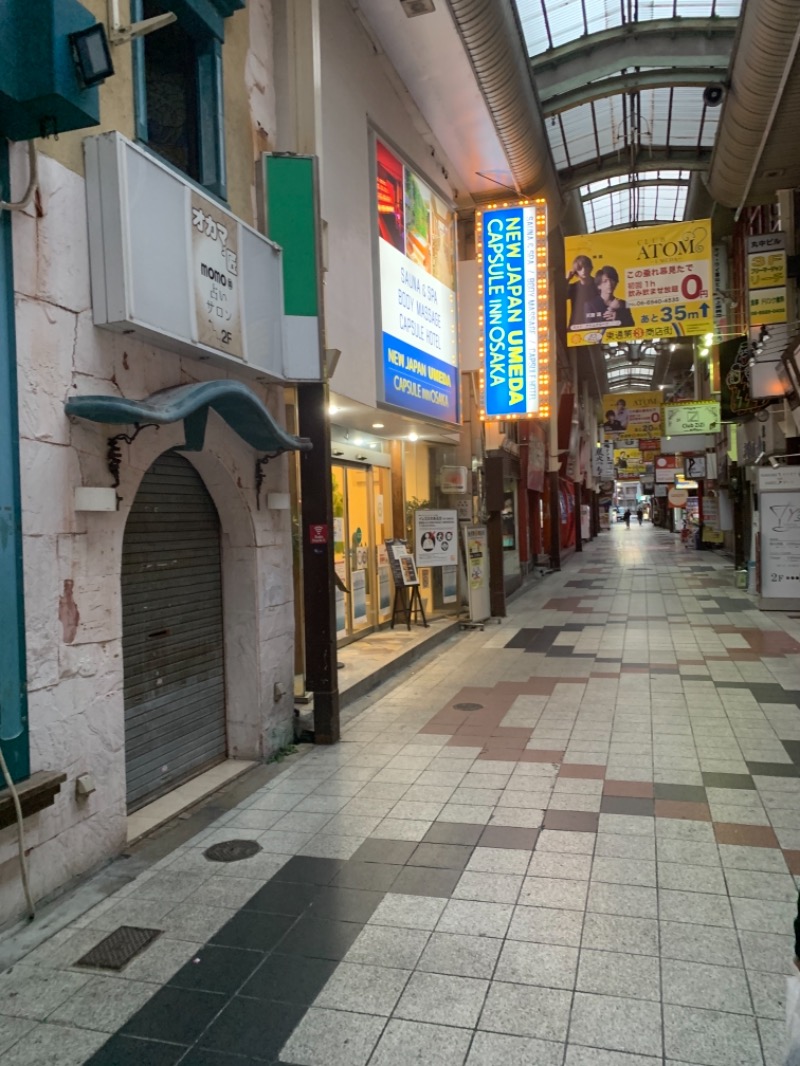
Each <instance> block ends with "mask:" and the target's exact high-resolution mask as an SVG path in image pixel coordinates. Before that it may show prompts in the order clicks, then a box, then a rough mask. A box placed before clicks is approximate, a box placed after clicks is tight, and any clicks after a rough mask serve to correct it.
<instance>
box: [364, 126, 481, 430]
mask: <svg viewBox="0 0 800 1066" xmlns="http://www.w3.org/2000/svg"><path fill="white" fill-rule="evenodd" d="M375 161H376V168H377V174H376V192H377V209H378V210H377V216H378V267H379V278H380V281H379V283H380V315H381V353H380V358H381V370H382V378H383V390H382V394H381V395H379V401H380V402H381V403H383V404H388V405H390V406H392V407H396V408H400V409H402V410H403V411H407V412H411V413H412V414H415V415H419V416H421V417H423V418H430V419H436V420H437V421H440V422H451V423H457V422H458V421H459V388H460V381H459V371H458V332H457V328H456V266H455V216H454V214H453V211H452V208H451V207H450V205H449V204H447V203H446V202H445V201H444V200H443V199H442V198H441V197H440V196H438V195H437V194H436V192H434V190H433V189H432V188H431V187H430V186H429V185H428V184H427V183H426V182H425V181H423V180H422V178H420V176H419V175H418V174H417V173H416V171H414V170H412V169H411V167H409V166H407V165H406V164H405V162H404V161H403V160H402V159H401V158H400V157H399V156H398V154H397V153H396V152H395V151H394V150H393V149H391V148H389V147H388V146H387V145H386V144H384V143H383V141H381V140H380V138H376V141H375Z"/></svg>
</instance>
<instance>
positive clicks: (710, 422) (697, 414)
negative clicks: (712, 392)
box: [664, 400, 720, 437]
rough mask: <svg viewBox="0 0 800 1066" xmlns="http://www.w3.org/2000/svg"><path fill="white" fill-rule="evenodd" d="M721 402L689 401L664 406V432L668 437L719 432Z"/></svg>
mask: <svg viewBox="0 0 800 1066" xmlns="http://www.w3.org/2000/svg"><path fill="white" fill-rule="evenodd" d="M719 427H720V407H719V400H687V401H684V402H683V403H666V404H664V432H665V433H666V435H667V436H668V437H685V436H691V435H693V434H710V433H717V432H719Z"/></svg>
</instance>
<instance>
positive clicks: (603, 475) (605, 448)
mask: <svg viewBox="0 0 800 1066" xmlns="http://www.w3.org/2000/svg"><path fill="white" fill-rule="evenodd" d="M594 476H595V477H596V478H597V480H598V481H611V480H612V479H613V477H614V442H613V440H607V441H604V442H603V443H602V444H601V445H600V446H599V447H598V448H596V449H595V453H594Z"/></svg>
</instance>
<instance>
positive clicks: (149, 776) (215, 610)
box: [122, 452, 226, 811]
mask: <svg viewBox="0 0 800 1066" xmlns="http://www.w3.org/2000/svg"><path fill="white" fill-rule="evenodd" d="M122 653H123V660H124V668H125V763H126V773H127V789H128V809H129V810H130V811H133V810H136V809H137V808H138V807H142V806H144V804H146V803H149V802H150V801H151V800H153V799H154V798H155V797H156V796H159V795H162V794H163V793H164V792H167V791H169V789H171V788H175V787H176V786H177V785H178V784H180V782H182V781H184V780H186V779H187V778H189V777H192V776H193V775H195V774H196V773H198V772H199V771H200V770H202V769H205V768H206V767H207V766H209V765H211V764H212V763H215V762H219V761H220V760H221V759H223V758H224V757H225V753H226V733H225V677H224V662H223V636H222V574H221V567H220V531H219V517H218V515H217V511H216V508H215V507H214V503H213V501H212V499H211V497H210V496H209V494H208V491H207V490H206V487H205V485H204V484H203V482H202V479H201V478H200V476H199V474H198V473H197V471H196V470H195V469H194V467H193V466H192V465H191V463H189V462H188V461H187V460H186V459H184V458H183V456H181V455H177V454H174V453H169V452H168V453H166V454H164V455H162V456H160V457H159V458H158V459H157V460H156V461H155V463H153V465H152V466H151V467H150V469H149V470H148V471H147V473H146V474H145V476H144V478H143V479H142V483H141V485H140V487H139V491H138V493H137V494H136V499H135V500H134V502H133V506H132V507H131V512H130V515H129V517H128V521H127V524H126V526H125V538H124V541H123V546H122Z"/></svg>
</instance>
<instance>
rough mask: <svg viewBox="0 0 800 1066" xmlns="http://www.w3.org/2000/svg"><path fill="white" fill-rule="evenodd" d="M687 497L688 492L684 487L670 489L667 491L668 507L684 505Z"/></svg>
mask: <svg viewBox="0 0 800 1066" xmlns="http://www.w3.org/2000/svg"><path fill="white" fill-rule="evenodd" d="M688 499H689V493H688V492H687V491H686V489H670V490H669V492H668V493H667V500H668V501H669V505H670V507H685V506H686V502H687V500H688Z"/></svg>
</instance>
